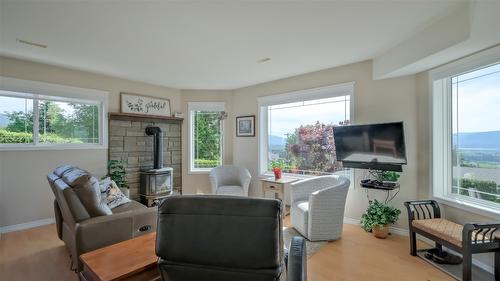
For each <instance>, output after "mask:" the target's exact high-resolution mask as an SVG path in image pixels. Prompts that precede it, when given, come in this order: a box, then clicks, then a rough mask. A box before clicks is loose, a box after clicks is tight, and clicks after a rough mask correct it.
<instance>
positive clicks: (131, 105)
mask: <svg viewBox="0 0 500 281" xmlns="http://www.w3.org/2000/svg"><path fill="white" fill-rule="evenodd" d="M120 111H121V112H122V113H135V114H142V115H152V116H167V117H170V116H171V115H172V113H171V112H170V100H169V99H162V98H157V97H150V96H143V95H138V94H131V93H120Z"/></svg>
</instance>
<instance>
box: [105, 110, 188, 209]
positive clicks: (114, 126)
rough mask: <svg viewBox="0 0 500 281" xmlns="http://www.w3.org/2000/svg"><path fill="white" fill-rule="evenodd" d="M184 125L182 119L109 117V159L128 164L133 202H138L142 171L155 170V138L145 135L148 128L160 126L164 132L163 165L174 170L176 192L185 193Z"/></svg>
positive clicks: (127, 169) (128, 177) (128, 176)
mask: <svg viewBox="0 0 500 281" xmlns="http://www.w3.org/2000/svg"><path fill="white" fill-rule="evenodd" d="M181 125H182V121H180V120H162V119H154V118H139V117H128V116H113V115H110V118H109V159H110V160H122V161H124V162H125V165H126V171H127V181H128V186H129V188H130V197H131V198H132V199H135V200H138V199H139V185H140V175H139V171H140V170H141V169H149V168H152V167H153V136H147V135H146V133H145V129H146V127H148V126H158V127H160V128H161V129H162V131H163V166H164V167H172V168H173V169H174V171H173V175H174V178H173V182H174V189H175V192H176V193H181V192H182V170H181V169H182V149H181V146H182V142H181V141H182V140H181V138H182V137H181V136H182V134H181Z"/></svg>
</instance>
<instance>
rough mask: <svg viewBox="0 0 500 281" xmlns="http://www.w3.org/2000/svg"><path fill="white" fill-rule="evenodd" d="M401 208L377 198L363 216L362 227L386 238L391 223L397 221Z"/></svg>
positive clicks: (371, 202)
mask: <svg viewBox="0 0 500 281" xmlns="http://www.w3.org/2000/svg"><path fill="white" fill-rule="evenodd" d="M400 214H401V210H399V209H397V208H394V207H392V206H389V205H387V204H384V203H381V202H379V201H377V200H374V201H370V205H369V206H368V209H366V213H364V214H363V216H362V217H361V227H362V228H363V229H364V230H365V231H368V232H372V233H373V235H374V236H375V237H377V238H381V239H385V238H387V235H389V224H393V223H395V222H396V221H397V220H398V218H399V215H400Z"/></svg>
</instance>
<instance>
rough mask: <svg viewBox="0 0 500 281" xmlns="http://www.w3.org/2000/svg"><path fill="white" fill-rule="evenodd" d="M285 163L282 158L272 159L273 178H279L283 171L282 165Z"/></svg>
mask: <svg viewBox="0 0 500 281" xmlns="http://www.w3.org/2000/svg"><path fill="white" fill-rule="evenodd" d="M284 165H285V163H284V162H283V160H273V161H271V170H272V171H273V173H274V179H276V180H279V179H281V174H282V173H283V166H284Z"/></svg>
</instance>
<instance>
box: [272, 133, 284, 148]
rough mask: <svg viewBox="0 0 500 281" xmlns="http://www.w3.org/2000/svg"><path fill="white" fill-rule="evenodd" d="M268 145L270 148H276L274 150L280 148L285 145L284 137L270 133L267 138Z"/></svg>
mask: <svg viewBox="0 0 500 281" xmlns="http://www.w3.org/2000/svg"><path fill="white" fill-rule="evenodd" d="M269 139H270V140H269V146H270V149H271V150H273V149H276V150H281V149H283V148H284V147H285V143H286V139H285V138H283V137H280V136H273V135H271V136H270V138H269Z"/></svg>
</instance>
